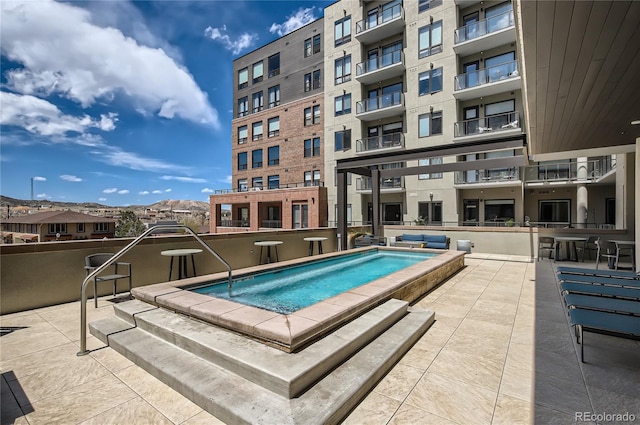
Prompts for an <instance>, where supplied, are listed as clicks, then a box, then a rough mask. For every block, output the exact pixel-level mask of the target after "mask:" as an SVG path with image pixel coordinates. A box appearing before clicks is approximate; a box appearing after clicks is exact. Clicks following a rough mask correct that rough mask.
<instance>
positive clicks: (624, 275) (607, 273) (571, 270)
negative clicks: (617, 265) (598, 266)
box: [556, 266, 640, 279]
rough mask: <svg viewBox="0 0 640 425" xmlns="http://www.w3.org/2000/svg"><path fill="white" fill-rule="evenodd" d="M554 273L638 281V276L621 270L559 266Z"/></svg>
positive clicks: (639, 277)
mask: <svg viewBox="0 0 640 425" xmlns="http://www.w3.org/2000/svg"><path fill="white" fill-rule="evenodd" d="M556 273H558V274H560V273H563V274H577V275H585V276H602V277H615V278H619V279H640V275H639V274H638V273H635V272H630V271H623V270H606V269H605V270H595V269H587V268H584V267H570V266H560V267H557V268H556Z"/></svg>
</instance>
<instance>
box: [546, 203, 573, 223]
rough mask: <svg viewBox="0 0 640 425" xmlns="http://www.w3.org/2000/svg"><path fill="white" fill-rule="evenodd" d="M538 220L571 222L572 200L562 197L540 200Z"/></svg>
mask: <svg viewBox="0 0 640 425" xmlns="http://www.w3.org/2000/svg"><path fill="white" fill-rule="evenodd" d="M538 209H539V211H538V221H541V222H551V223H553V222H560V223H569V222H570V220H571V218H570V217H571V213H570V211H571V201H569V200H568V199H567V200H564V199H560V200H552V201H538Z"/></svg>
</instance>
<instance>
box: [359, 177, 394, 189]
mask: <svg viewBox="0 0 640 425" xmlns="http://www.w3.org/2000/svg"><path fill="white" fill-rule="evenodd" d="M372 189H373V184H372V183H371V178H370V177H363V178H360V179H357V180H356V190H372ZM385 189H387V190H388V189H404V178H402V177H391V178H388V179H382V181H381V182H380V190H385Z"/></svg>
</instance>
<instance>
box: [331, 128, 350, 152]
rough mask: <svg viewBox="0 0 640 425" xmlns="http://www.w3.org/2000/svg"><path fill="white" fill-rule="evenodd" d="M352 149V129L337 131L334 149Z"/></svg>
mask: <svg viewBox="0 0 640 425" xmlns="http://www.w3.org/2000/svg"><path fill="white" fill-rule="evenodd" d="M347 149H351V130H350V129H349V130H344V131H336V133H335V145H334V150H336V151H345V150H347Z"/></svg>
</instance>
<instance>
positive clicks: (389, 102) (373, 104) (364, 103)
mask: <svg viewBox="0 0 640 425" xmlns="http://www.w3.org/2000/svg"><path fill="white" fill-rule="evenodd" d="M403 104H404V94H403V93H402V92H394V93H389V94H383V95H382V96H377V97H372V98H370V99H365V100H361V101H359V102H357V103H356V114H364V113H365V112H372V111H377V110H379V109H384V108H391V107H392V106H399V105H403Z"/></svg>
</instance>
